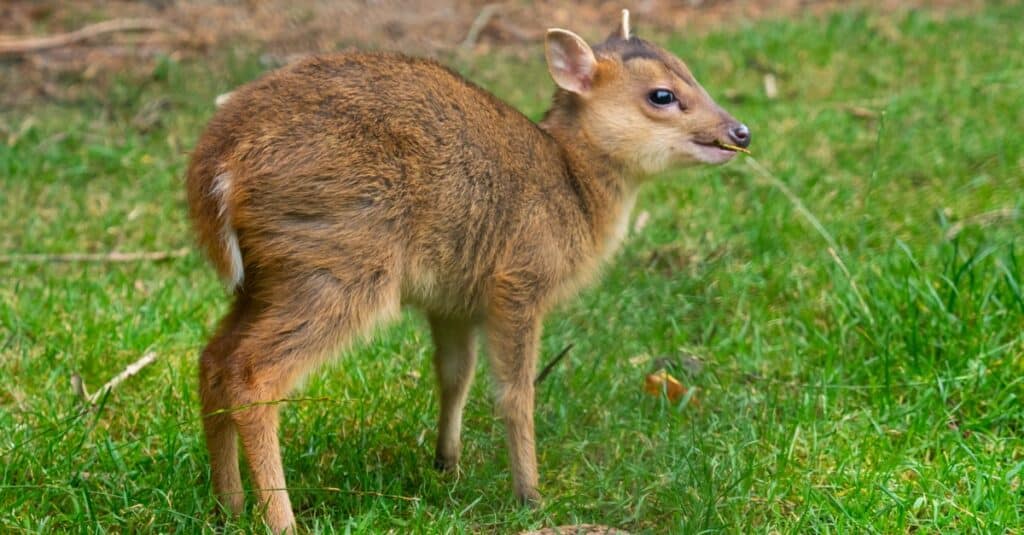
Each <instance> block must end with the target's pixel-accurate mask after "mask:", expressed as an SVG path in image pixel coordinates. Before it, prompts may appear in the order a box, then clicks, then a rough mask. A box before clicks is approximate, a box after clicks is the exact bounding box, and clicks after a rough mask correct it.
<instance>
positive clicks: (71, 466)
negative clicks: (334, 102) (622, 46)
mask: <svg viewBox="0 0 1024 535" xmlns="http://www.w3.org/2000/svg"><path fill="white" fill-rule="evenodd" d="M1021 20H1024V5H1021V4H1020V3H1018V2H993V3H990V4H988V5H987V6H985V7H983V8H979V9H977V10H974V11H962V12H953V13H945V14H938V13H931V12H905V13H900V14H892V15H881V14H876V13H872V12H864V11H846V12H840V13H836V14H832V15H829V16H827V17H824V18H806V19H798V20H790V21H762V22H758V23H745V24H742V25H740V26H737V27H735V28H732V29H730V30H728V31H719V32H716V33H712V34H705V35H688V36H684V35H677V36H663V37H662V38H661V39H660V42H661V43H663V44H665V45H666V46H667V47H668V48H670V49H671V50H673V51H675V52H677V53H678V54H679V55H680V56H681V57H683V58H684V59H685V60H686V61H687V62H688V63H689V65H690V67H691V68H692V70H693V71H694V73H695V74H696V75H697V77H698V79H699V80H701V82H702V83H703V85H704V86H705V87H706V88H707V89H708V91H709V92H710V93H711V94H712V95H714V96H716V97H717V98H718V100H719V102H720V103H721V104H722V105H723V106H724V107H726V108H727V109H729V110H730V112H731V113H733V115H735V116H736V117H738V118H740V119H741V120H743V121H744V122H746V123H747V124H748V125H750V127H751V129H752V131H753V139H754V141H753V144H752V147H751V148H752V150H753V151H754V158H756V160H754V159H751V158H746V157H740V158H738V159H737V160H736V161H734V162H732V163H730V164H729V165H726V166H724V167H720V168H713V169H693V170H680V171H673V172H670V173H667V174H665V175H664V176H661V177H659V178H658V179H657V180H655V181H653V182H652V183H651V184H649V185H648V187H646V189H645V190H644V191H643V193H642V195H641V198H640V200H639V202H638V208H637V211H638V212H642V211H645V212H647V213H648V216H646V217H645V219H647V221H648V222H647V224H646V225H637V226H635V228H634V229H633V231H632V232H631V235H630V238H629V239H628V241H627V243H626V245H625V247H624V248H623V250H622V252H621V253H620V254H619V255H618V256H617V257H616V258H615V260H614V262H613V263H612V264H611V265H610V266H609V267H608V268H607V270H606V271H605V275H604V277H603V278H602V280H601V282H600V283H599V284H597V285H595V286H594V287H592V288H590V289H588V290H587V291H585V292H583V294H582V295H581V296H580V297H579V298H578V299H576V300H574V301H573V302H571V303H569V304H567V305H565V306H563V307H562V308H560V309H559V310H557V311H556V312H555V313H553V314H552V315H551V316H550V317H549V319H548V321H547V323H546V326H545V333H544V337H543V351H544V356H543V357H542V360H543V361H547V360H548V359H550V358H551V357H552V356H554V355H555V354H556V353H557V352H558V351H559V350H561V349H562V348H563V347H564V346H565V345H567V344H570V343H571V344H574V348H573V349H572V351H571V352H570V353H569V355H568V357H567V358H566V360H565V361H564V362H562V363H561V364H560V365H559V366H557V367H556V368H555V369H554V371H553V373H552V374H551V375H550V376H549V377H548V378H547V379H546V380H545V381H544V382H543V383H541V385H540V387H539V389H538V403H537V405H538V408H537V437H538V452H539V461H540V464H541V490H542V492H543V493H544V495H545V502H544V505H543V506H542V507H540V508H539V509H536V510H524V509H520V508H518V507H517V506H516V505H515V503H514V501H513V500H512V498H511V491H510V488H511V486H510V480H509V477H510V476H509V473H508V469H507V461H506V453H505V445H504V434H503V429H502V426H501V424H500V421H499V420H498V419H497V418H496V417H495V415H494V413H493V411H492V407H491V404H490V399H489V388H488V384H489V378H488V377H487V371H486V369H485V368H486V364H485V363H484V362H482V363H481V366H480V368H479V369H478V377H477V381H476V383H475V385H474V387H473V393H472V394H471V398H470V402H469V405H468V407H467V412H466V421H465V426H464V427H465V432H464V444H465V450H464V453H463V461H462V473H461V475H460V476H458V477H453V476H444V475H441V474H438V473H436V472H435V471H434V470H433V468H432V466H431V460H432V456H433V453H432V448H433V439H434V436H435V429H434V425H435V424H434V421H435V417H436V413H437V407H436V405H437V395H436V393H435V391H434V388H433V382H432V381H433V379H432V372H431V367H430V358H429V357H430V351H431V349H430V337H429V333H428V332H427V330H426V328H425V322H424V321H423V320H422V319H421V318H420V317H419V316H418V315H417V314H416V313H415V312H413V311H409V312H407V313H406V314H405V316H404V317H403V320H402V321H401V322H400V323H398V324H397V325H395V326H394V327H392V328H389V329H387V330H386V331H384V332H383V333H381V335H380V336H379V337H378V338H377V339H376V340H374V341H373V342H372V343H369V344H367V345H364V346H360V347H359V348H357V349H355V350H353V351H351V352H349V353H347V354H345V355H343V356H341V357H340V358H338V359H337V361H336V364H334V365H332V366H330V367H328V368H325V369H323V370H321V371H320V372H318V373H316V374H314V375H313V376H312V377H311V378H310V380H309V381H308V382H307V384H306V386H305V387H304V388H303V389H302V390H301V391H299V392H297V393H296V395H295V397H296V398H297V399H296V400H295V401H291V402H288V403H285V404H284V405H283V406H282V431H281V433H282V437H283V441H282V445H283V448H284V458H285V459H284V462H285V467H286V473H287V477H288V480H289V484H290V487H291V490H292V500H293V503H294V505H295V508H296V512H297V516H298V520H299V522H300V523H301V524H302V525H303V526H304V527H306V528H309V529H310V530H317V531H324V532H350V531H351V532H385V531H393V532H397V533H404V532H429V533H434V532H445V533H447V532H499V533H504V532H514V531H517V530H523V529H535V528H540V527H544V526H553V525H562V524H574V523H599V524H607V525H612V526H618V527H621V528H623V529H627V530H630V531H634V532H651V533H695V532H706V531H715V532H717V531H724V532H728V533H735V532H750V531H757V532H833V531H838V532H856V533H862V532H885V533H891V532H910V531H917V530H923V531H925V532H985V533H998V532H1020V529H1021V528H1020V527H1019V526H1021V525H1024V506H1022V503H1024V495H1022V494H1024V489H1022V488H1021V479H1022V477H1024V473H1022V468H1024V442H1022V435H1024V406H1022V404H1021V397H1022V396H1024V382H1022V377H1024V289H1022V287H1024V233H1022V231H1024V220H1022V217H1021V215H1022V210H1024V135H1022V134H1021V127H1022V126H1024V105H1022V103H1024V54H1021V52H1020V51H1021V50H1022V49H1024V32H1021V31H1020V29H1021V28H1020V21H1021ZM641 31H642V27H641ZM602 32H603V30H602ZM210 65H213V64H206V63H204V62H178V61H175V60H173V59H170V58H168V59H166V60H165V61H162V62H161V63H160V65H159V67H158V68H157V69H155V70H154V71H153V72H152V73H151V75H150V76H147V77H146V78H145V79H142V80H139V79H134V78H132V79H129V78H125V79H123V80H121V81H119V82H116V83H114V84H113V85H111V86H110V87H108V88H105V89H104V90H103V91H102V92H96V93H95V94H93V95H91V96H90V95H86V96H83V97H81V98H80V99H79V100H75V101H65V102H54V101H47V102H41V103H39V104H38V105H36V106H33V107H31V108H19V109H13V110H0V113H2V115H0V126H2V127H3V129H2V130H0V136H2V137H0V253H5V254H11V253H66V252H107V251H113V250H118V251H162V250H176V249H180V248H183V247H189V246H190V245H191V243H192V241H191V240H192V238H191V233H190V229H189V224H188V221H187V219H186V207H185V195H184V187H183V183H182V176H183V172H184V168H185V165H186V160H187V154H188V151H189V150H190V148H191V147H192V145H193V144H194V142H195V140H196V138H197V136H198V135H199V133H200V131H201V128H202V126H203V124H204V122H205V121H206V120H207V119H208V118H209V117H210V116H211V114H212V113H213V100H214V97H215V96H216V95H217V94H219V93H222V92H224V91H227V90H229V89H231V88H232V87H234V86H236V85H237V84H239V83H242V82H244V81H246V80H250V79H252V78H253V77H255V76H257V75H258V74H259V72H260V70H261V67H260V64H259V62H258V61H256V59H255V56H254V55H253V56H252V57H250V55H247V53H244V52H240V53H237V54H235V55H234V56H232V57H231V58H228V59H226V60H224V61H221V62H217V63H216V65H217V66H216V68H214V67H211V66H210ZM458 66H459V68H460V69H461V70H462V71H463V72H464V73H466V75H467V76H468V77H470V78H471V79H473V80H475V81H477V82H478V83H480V84H482V85H484V86H486V87H487V88H488V89H491V90H492V91H494V92H495V93H497V94H498V95H499V96H501V97H502V98H504V99H506V100H508V101H509V102H511V103H512V104H513V105H514V106H516V107H517V108H519V109H521V110H523V111H524V112H525V113H527V114H528V115H530V116H531V117H533V118H538V117H539V116H540V115H541V114H542V113H543V109H544V107H545V105H546V101H547V98H548V96H549V95H550V93H551V91H552V87H553V85H552V84H551V83H550V81H548V79H547V75H546V71H545V69H544V66H543V54H542V49H541V47H540V46H537V47H536V49H535V50H534V51H533V52H532V54H531V55H530V56H529V58H528V59H526V60H522V59H515V58H513V57H512V56H509V55H503V54H502V53H494V54H492V55H488V56H484V57H478V58H474V59H463V60H461V61H460V63H459V64H458ZM767 73H771V74H772V75H773V76H775V77H776V79H777V81H778V95H777V97H776V98H768V97H767V96H766V94H765V91H764V89H763V80H764V76H765V75H766V74H767ZM8 260H9V259H8ZM227 301H228V298H227V295H226V294H225V291H224V290H223V288H222V287H221V286H220V285H219V283H218V281H217V279H216V277H215V275H214V272H213V270H212V269H211V268H210V267H209V266H208V265H207V264H206V262H205V261H204V259H203V258H202V257H201V256H200V255H199V254H198V253H196V252H194V251H193V252H190V253H189V254H187V255H186V256H183V257H177V258H172V259H170V260H166V261H160V262H147V261H142V262H127V263H88V262H86V263H59V262H43V263H38V262H29V261H25V260H17V259H15V260H14V261H8V262H5V263H3V264H0V383H2V386H0V429H2V430H3V432H2V433H0V531H3V532H37V531H81V532H106V531H116V532H136V531H156V532H172V531H174V532H186V533H187V532H197V531H200V530H203V531H211V530H213V529H215V528H216V526H217V525H218V518H217V516H216V515H214V514H213V501H212V498H211V497H210V494H209V473H208V463H207V459H206V451H205V447H204V445H203V441H202V435H201V427H200V420H199V404H198V399H197V394H196V384H197V381H196V376H197V370H196V368H197V355H198V352H199V350H200V349H201V347H202V345H203V343H204V341H205V339H206V336H207V335H208V333H209V332H210V330H211V328H212V326H213V324H214V322H215V321H216V319H217V318H218V317H219V315H220V314H222V313H223V311H224V310H225V308H226V304H227ZM148 350H153V351H155V352H156V353H157V354H158V355H159V358H158V360H157V362H156V363H155V364H153V365H151V366H149V367H148V368H146V369H145V370H143V371H142V372H141V373H140V374H139V375H138V376H135V377H133V378H131V379H129V380H128V381H127V382H125V383H124V384H122V385H121V386H119V387H118V388H117V389H116V390H114V391H113V392H112V393H111V394H110V395H109V396H107V397H105V398H104V399H103V400H102V401H101V403H100V404H99V407H98V410H95V411H88V410H83V408H82V405H81V402H80V400H79V398H78V397H76V395H75V392H74V390H73V389H72V388H71V386H70V383H69V377H70V376H71V374H73V373H78V374H80V375H81V376H82V377H83V378H84V380H85V382H86V384H87V386H88V387H90V388H93V389H95V388H97V387H98V386H99V385H101V384H102V383H103V382H105V381H106V380H107V379H109V378H110V377H111V376H113V375H115V374H116V373H117V372H119V371H120V370H121V369H123V368H124V367H125V366H126V365H127V364H129V363H131V362H133V361H134V360H136V359H137V358H139V356H141V355H142V354H144V353H145V352H146V351H148ZM658 359H667V360H666V361H667V362H669V363H672V364H676V366H674V367H673V369H672V373H673V374H674V375H676V376H677V377H678V378H679V379H680V380H681V381H682V382H683V383H685V384H686V385H687V386H689V387H691V394H692V396H691V397H690V398H689V399H688V400H687V401H688V402H681V403H671V402H669V401H668V400H667V399H665V398H659V397H655V396H651V395H648V394H646V393H645V392H644V391H643V379H644V376H645V375H646V374H647V373H648V372H649V371H650V370H651V366H652V365H653V363H654V362H655V361H658ZM663 362H664V361H663ZM250 503H251V500H250ZM228 526H229V531H235V530H241V531H249V530H252V529H257V528H258V526H259V524H258V523H255V522H254V521H253V520H252V518H243V519H240V520H236V521H232V522H229V523H228Z"/></svg>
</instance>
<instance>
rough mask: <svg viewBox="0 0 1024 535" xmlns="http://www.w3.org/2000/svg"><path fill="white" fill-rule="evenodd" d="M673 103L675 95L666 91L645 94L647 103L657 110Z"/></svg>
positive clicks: (659, 90)
mask: <svg viewBox="0 0 1024 535" xmlns="http://www.w3.org/2000/svg"><path fill="white" fill-rule="evenodd" d="M675 101H676V95H675V94H674V93H672V92H671V91H669V90H668V89H655V90H654V91H651V92H650V93H648V94H647V102H650V103H651V104H653V105H655V106H657V107H659V108H664V107H665V106H669V105H671V104H672V103H674V102H675Z"/></svg>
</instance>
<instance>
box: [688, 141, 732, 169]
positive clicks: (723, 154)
mask: <svg viewBox="0 0 1024 535" xmlns="http://www.w3.org/2000/svg"><path fill="white" fill-rule="evenodd" d="M690 143H691V144H692V145H693V147H694V149H696V150H694V151H693V152H692V153H693V155H694V156H695V157H696V158H697V159H698V160H699V161H702V162H704V163H709V164H720V163H725V162H727V161H729V160H731V159H733V157H734V156H736V153H737V152H738V151H741V150H743V149H742V148H740V147H734V146H732V145H729V146H724V145H726V144H725V143H723V142H720V141H718V140H714V141H702V140H699V139H691V140H690ZM744 152H746V151H744Z"/></svg>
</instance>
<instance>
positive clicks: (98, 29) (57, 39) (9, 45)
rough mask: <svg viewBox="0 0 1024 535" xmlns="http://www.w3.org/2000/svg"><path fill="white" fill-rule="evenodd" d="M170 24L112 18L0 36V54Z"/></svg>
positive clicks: (63, 44) (165, 27)
mask: <svg viewBox="0 0 1024 535" xmlns="http://www.w3.org/2000/svg"><path fill="white" fill-rule="evenodd" d="M169 28H170V26H169V25H168V24H167V23H166V22H164V21H162V20H160V19H113V20H105V21H103V22H98V23H96V24H90V25H89V26H86V27H84V28H80V29H78V30H75V31H73V32H69V33H62V34H58V35H51V36H49V37H33V38H28V39H12V38H0V55H2V54H27V53H29V52H38V51H40V50H47V49H50V48H58V47H62V46H66V45H70V44H72V43H77V42H79V41H84V40H86V39H90V38H92V37H96V36H98V35H103V34H105V33H114V32H137V31H157V30H166V29H169Z"/></svg>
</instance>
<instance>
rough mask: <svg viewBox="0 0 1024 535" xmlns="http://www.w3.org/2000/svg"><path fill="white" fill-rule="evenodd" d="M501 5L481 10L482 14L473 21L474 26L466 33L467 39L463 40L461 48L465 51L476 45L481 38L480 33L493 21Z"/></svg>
mask: <svg viewBox="0 0 1024 535" xmlns="http://www.w3.org/2000/svg"><path fill="white" fill-rule="evenodd" d="M501 7H502V5H501V4H487V5H485V6H484V7H482V8H481V9H480V13H479V14H478V15H477V16H476V18H475V19H473V24H470V26H469V31H468V32H466V38H465V39H463V40H462V44H461V45H459V48H461V49H463V50H469V49H471V48H473V46H474V45H476V40H477V39H478V38H479V37H480V32H482V31H483V30H484V28H486V27H487V23H488V22H490V21H491V17H493V16H494V15H495V14H496V13H497V12H498V10H499V9H501Z"/></svg>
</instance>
